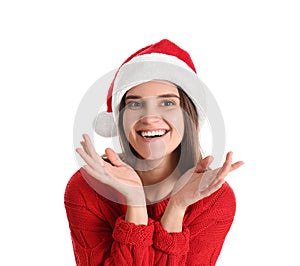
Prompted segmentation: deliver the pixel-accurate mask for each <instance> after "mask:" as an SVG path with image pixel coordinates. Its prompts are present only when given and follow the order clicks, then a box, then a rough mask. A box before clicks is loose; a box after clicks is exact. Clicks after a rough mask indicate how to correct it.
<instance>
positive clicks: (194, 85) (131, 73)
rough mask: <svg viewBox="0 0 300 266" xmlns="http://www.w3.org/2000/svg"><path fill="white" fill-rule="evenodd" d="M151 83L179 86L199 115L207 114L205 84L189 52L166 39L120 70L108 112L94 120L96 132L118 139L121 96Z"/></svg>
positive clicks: (131, 58)
mask: <svg viewBox="0 0 300 266" xmlns="http://www.w3.org/2000/svg"><path fill="white" fill-rule="evenodd" d="M150 80H165V81H169V82H172V83H174V84H176V85H178V86H180V87H181V88H182V89H183V90H184V91H185V92H186V93H187V95H188V96H189V97H190V98H191V100H192V101H193V102H194V104H195V105H196V107H197V109H198V115H199V116H201V114H204V113H205V105H206V104H205V95H204V94H205V91H206V89H205V85H204V84H203V83H202V82H201V80H200V79H199V78H198V76H197V72H196V68H195V66H194V63H193V61H192V59H191V57H190V55H189V53H188V52H187V51H185V50H183V49H182V48H180V47H179V46H177V45H176V44H175V43H173V42H171V41H169V40H167V39H163V40H161V41H159V42H157V43H154V44H151V45H148V46H146V47H144V48H142V49H140V50H138V51H137V52H135V53H134V54H132V55H131V56H130V57H129V58H127V59H126V60H125V61H124V62H123V64H122V65H121V66H120V67H119V68H118V70H117V71H116V73H115V76H114V79H113V80H112V82H111V84H110V87H109V90H108V93H107V99H106V111H104V112H100V113H99V114H98V115H97V117H96V119H95V124H94V128H95V131H96V133H97V134H99V135H100V136H103V137H114V136H116V135H117V127H116V123H115V121H117V117H118V112H119V104H120V101H121V99H122V97H123V96H124V94H125V93H126V92H127V91H128V90H129V89H130V88H132V87H134V86H137V85H139V84H141V83H144V82H147V81H150Z"/></svg>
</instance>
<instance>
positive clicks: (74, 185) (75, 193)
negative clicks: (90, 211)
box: [64, 168, 98, 206]
mask: <svg viewBox="0 0 300 266" xmlns="http://www.w3.org/2000/svg"><path fill="white" fill-rule="evenodd" d="M81 171H83V169H82V168H80V169H78V170H77V171H76V172H75V173H74V174H73V175H72V176H71V178H70V179H69V181H68V183H67V185H66V189H65V194H64V200H65V202H66V203H70V204H74V205H78V206H86V205H88V203H89V202H92V201H96V200H97V198H98V197H97V193H96V192H95V191H94V190H93V189H92V188H91V187H90V186H89V185H88V183H87V182H86V180H85V179H84V177H83V175H82V173H81Z"/></svg>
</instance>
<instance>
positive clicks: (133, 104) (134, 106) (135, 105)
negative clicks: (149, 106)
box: [126, 101, 143, 109]
mask: <svg viewBox="0 0 300 266" xmlns="http://www.w3.org/2000/svg"><path fill="white" fill-rule="evenodd" d="M126 107H127V108H129V109H139V108H141V107H143V103H142V102H137V101H130V102H128V103H127V104H126Z"/></svg>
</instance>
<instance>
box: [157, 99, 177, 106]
mask: <svg viewBox="0 0 300 266" xmlns="http://www.w3.org/2000/svg"><path fill="white" fill-rule="evenodd" d="M160 105H161V106H166V107H170V106H174V105H176V102H174V101H172V100H163V101H162V102H161V103H160Z"/></svg>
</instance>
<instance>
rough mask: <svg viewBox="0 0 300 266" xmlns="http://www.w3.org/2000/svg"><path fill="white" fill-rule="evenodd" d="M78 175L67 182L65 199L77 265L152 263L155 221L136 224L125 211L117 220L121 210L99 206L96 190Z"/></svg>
mask: <svg viewBox="0 0 300 266" xmlns="http://www.w3.org/2000/svg"><path fill="white" fill-rule="evenodd" d="M78 175H79V174H77V176H75V177H74V176H73V177H72V178H71V181H70V182H69V183H68V185H67V188H66V191H65V200H64V202H65V209H66V213H67V218H68V222H69V227H70V232H71V238H72V244H73V250H74V255H75V260H76V265H78V266H96V265H97V266H98V265H152V264H153V259H154V252H153V247H152V244H153V240H152V239H153V231H154V222H153V221H152V220H151V219H149V221H148V225H147V226H145V225H139V226H137V225H135V224H133V223H128V222H126V221H124V215H123V214H121V215H119V217H117V218H116V219H114V217H115V216H114V215H117V214H118V213H117V212H115V213H113V212H114V210H113V209H112V210H111V212H110V211H107V210H109V208H108V209H107V210H105V209H102V210H101V209H99V205H98V204H95V203H96V202H99V198H97V195H96V193H94V191H93V190H92V189H91V188H89V187H88V185H86V184H85V183H84V180H82V179H81V178H79V176H78ZM80 179H81V180H80ZM82 181H83V182H82ZM105 203H106V202H105ZM106 204H107V203H106ZM100 207H101V206H100ZM145 263H146V264H145Z"/></svg>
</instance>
